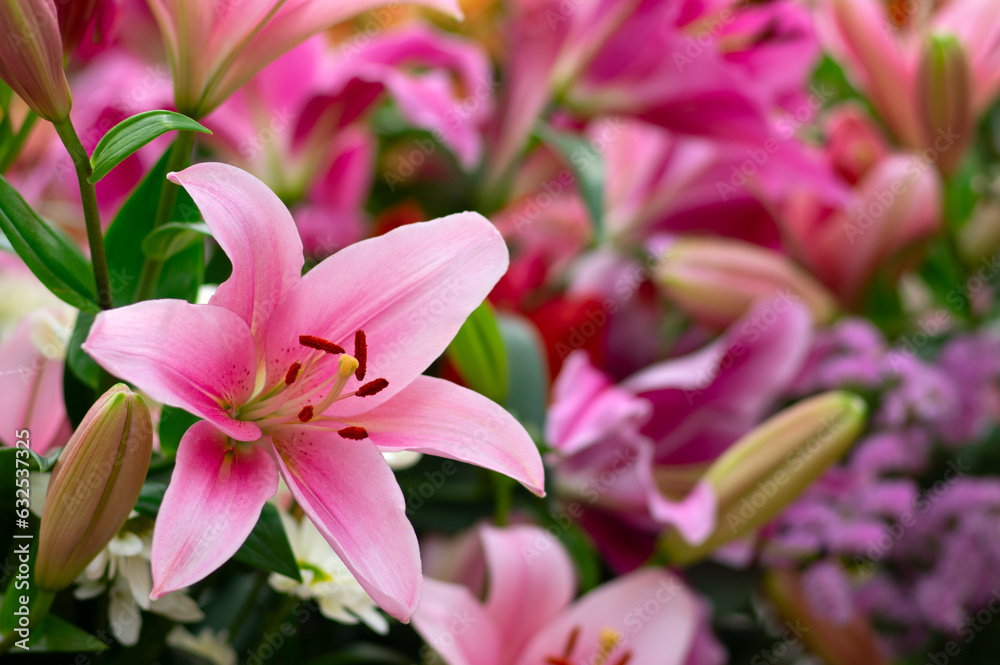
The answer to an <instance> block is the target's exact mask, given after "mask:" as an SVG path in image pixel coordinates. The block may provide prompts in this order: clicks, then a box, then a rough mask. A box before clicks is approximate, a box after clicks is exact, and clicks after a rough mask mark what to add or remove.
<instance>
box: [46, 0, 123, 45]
mask: <svg viewBox="0 0 1000 665" xmlns="http://www.w3.org/2000/svg"><path fill="white" fill-rule="evenodd" d="M120 4H121V3H120V1H119V0H58V1H57V10H58V12H59V30H60V32H62V40H63V50H64V51H65V52H66V54H67V55H69V54H72V53H73V52H75V51H76V50H77V49H78V48H80V45H81V44H82V43H83V42H84V39H87V38H89V40H92V41H95V42H99V41H104V40H105V39H107V38H108V34H107V33H108V31H109V30H110V28H111V27H112V26H113V25H114V23H115V22H116V21H115V19H116V18H117V15H118V13H119V11H120V9H121V8H120V7H119V5H120Z"/></svg>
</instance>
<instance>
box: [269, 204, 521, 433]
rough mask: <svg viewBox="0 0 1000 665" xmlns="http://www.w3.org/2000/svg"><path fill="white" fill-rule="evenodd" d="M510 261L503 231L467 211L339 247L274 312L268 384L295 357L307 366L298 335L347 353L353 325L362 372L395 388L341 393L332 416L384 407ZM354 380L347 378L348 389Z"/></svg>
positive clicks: (276, 380) (354, 384)
mask: <svg viewBox="0 0 1000 665" xmlns="http://www.w3.org/2000/svg"><path fill="white" fill-rule="evenodd" d="M507 263H508V256H507V246H506V244H504V241H503V238H502V237H501V236H500V233H499V232H497V230H496V228H494V226H493V225H492V224H490V222H489V221H487V220H486V219H485V218H484V217H483V216H482V215H479V214H477V213H470V212H466V213H459V214H457V215H450V216H448V217H443V218H441V219H438V220H435V221H432V222H425V223H421V224H409V225H406V226H402V227H400V228H397V229H395V230H393V231H390V232H389V233H387V234H385V235H383V236H379V237H377V238H372V239H370V240H365V241H362V242H359V243H357V244H354V245H351V246H350V247H347V248H346V249H343V250H341V251H340V252H337V253H336V254H334V255H333V256H331V257H330V258H328V259H326V260H325V261H323V262H322V263H320V264H319V265H318V266H316V267H315V268H314V269H313V270H311V271H310V272H309V273H308V274H307V275H306V276H305V277H303V278H302V279H301V280H300V281H299V283H298V284H296V285H295V286H294V287H292V289H291V290H290V291H289V292H288V293H287V294H286V295H285V297H284V299H283V300H282V301H281V303H280V304H279V305H278V307H277V308H276V309H275V310H274V314H273V316H272V320H271V323H270V325H269V326H268V329H267V333H266V342H265V356H266V357H267V386H268V387H270V386H275V385H277V384H278V383H279V382H280V381H283V380H284V377H285V374H286V373H287V371H288V368H289V367H290V366H291V364H292V363H293V362H301V363H303V364H305V363H306V356H307V355H309V352H310V350H309V349H306V348H303V347H302V346H300V345H299V341H298V340H299V336H300V335H315V336H317V337H322V338H324V339H327V340H329V341H331V342H334V343H336V344H340V345H341V346H343V347H344V348H345V349H348V350H350V349H352V348H353V345H354V335H355V332H356V331H358V330H364V331H365V333H366V336H367V340H368V342H367V347H368V363H367V364H368V371H367V374H366V377H367V378H368V380H371V379H374V378H385V379H387V380H388V381H389V386H388V388H386V389H385V390H383V391H382V392H380V393H378V394H377V395H373V396H371V397H366V398H365V399H363V400H361V399H349V400H344V401H343V402H340V403H338V404H336V405H334V407H333V409H334V411H333V412H332V413H335V414H336V416H337V417H340V416H349V415H352V414H357V413H361V412H364V411H367V410H369V409H371V408H373V407H375V406H377V405H379V404H382V403H383V402H385V401H386V400H388V399H389V398H390V397H392V396H393V395H395V394H396V393H398V392H399V391H400V390H402V389H403V388H405V387H406V386H407V385H409V383H410V382H411V381H413V379H415V378H416V377H417V376H419V375H420V374H421V373H422V372H423V371H424V370H425V369H427V367H428V366H429V365H430V364H431V362H433V361H434V360H435V359H436V358H437V357H438V356H440V355H441V354H442V353H443V352H444V350H445V348H446V347H447V346H448V343H449V342H451V340H452V338H454V336H455V334H456V333H457V332H458V329H459V328H460V327H461V326H462V324H463V323H464V322H465V320H466V319H467V318H468V316H469V314H471V313H472V311H473V310H474V309H475V308H476V307H478V306H479V305H480V303H482V302H483V299H485V298H486V296H487V295H488V294H489V292H490V290H492V288H493V286H494V285H495V284H496V283H497V281H498V280H499V279H500V277H501V275H503V273H504V272H505V271H506V270H507ZM335 367H336V364H335V362H334V364H332V365H331V369H330V371H331V372H333V371H335V370H334V368H335ZM313 374H314V375H316V376H317V380H319V381H323V380H325V378H326V377H323V376H320V373H319V372H315V371H314V372H313ZM358 383H359V382H358V381H356V380H355V379H354V378H351V379H350V381H349V382H348V384H347V388H346V390H347V391H352V390H354V389H356V388H357V385H358Z"/></svg>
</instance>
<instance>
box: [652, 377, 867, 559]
mask: <svg viewBox="0 0 1000 665" xmlns="http://www.w3.org/2000/svg"><path fill="white" fill-rule="evenodd" d="M866 413H867V406H866V405H865V402H864V401H863V400H862V399H861V398H860V397H858V396H857V395H854V394H852V393H848V392H841V391H832V392H828V393H823V394H822V395H817V396H815V397H812V398H810V399H807V400H804V401H802V402H799V403H798V404H795V405H793V406H790V407H788V408H787V409H785V410H784V411H782V412H780V413H778V414H777V415H775V416H773V417H771V418H770V419H769V420H767V421H766V422H764V423H763V424H761V425H759V426H758V427H756V428H754V429H753V430H751V431H750V432H749V433H748V434H746V435H745V436H744V437H743V438H741V439H740V440H739V441H737V442H736V443H734V444H733V445H732V447H730V448H729V449H728V450H727V451H726V452H725V453H724V454H723V455H722V456H721V457H719V458H718V459H717V460H716V461H715V462H713V463H712V465H711V466H710V467H709V468H708V470H707V471H706V472H705V475H704V476H703V480H704V481H707V482H708V483H709V484H710V485H711V487H712V489H713V490H714V491H715V494H716V497H717V498H718V520H717V522H716V527H715V532H714V533H713V534H712V535H711V536H709V538H708V540H706V541H705V542H703V543H701V544H700V545H697V546H691V545H689V544H688V543H686V542H685V541H684V540H683V539H682V538H681V537H680V536H679V535H678V534H677V533H676V532H675V531H671V532H670V533H668V534H667V536H666V537H665V538H664V542H663V546H664V549H665V551H666V553H667V555H668V556H669V558H670V560H671V563H674V564H678V565H684V564H688V563H691V562H694V561H697V560H699V559H701V558H702V557H704V556H706V555H708V554H709V553H710V552H712V551H713V550H714V549H716V548H717V547H719V546H720V545H723V544H725V543H727V542H729V541H731V540H733V539H736V538H741V537H744V536H747V535H748V534H750V533H751V532H752V531H753V530H754V529H756V528H757V527H759V526H762V525H763V524H766V523H767V522H769V521H770V520H771V519H772V518H773V517H774V516H775V515H777V514H778V513H779V512H781V510H782V509H784V508H785V506H787V505H788V504H790V503H791V502H792V501H794V500H795V499H796V498H797V497H798V495H799V494H800V493H801V492H802V490H804V489H805V488H806V487H808V486H809V485H810V484H811V483H812V482H813V481H814V480H816V479H817V478H818V477H819V476H820V474H822V473H823V472H824V471H825V470H826V468H827V467H828V466H830V465H831V464H833V463H834V462H835V461H836V460H837V459H839V458H840V457H841V456H842V455H843V454H844V453H845V452H846V451H847V449H848V448H850V446H851V444H852V443H854V440H855V439H856V438H857V437H858V435H859V434H861V431H862V430H863V429H864V425H865V415H866Z"/></svg>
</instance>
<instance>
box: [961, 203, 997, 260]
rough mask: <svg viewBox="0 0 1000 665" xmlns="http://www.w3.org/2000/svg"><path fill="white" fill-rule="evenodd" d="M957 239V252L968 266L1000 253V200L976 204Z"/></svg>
mask: <svg viewBox="0 0 1000 665" xmlns="http://www.w3.org/2000/svg"><path fill="white" fill-rule="evenodd" d="M957 239H958V249H959V252H961V254H962V258H963V259H965V261H966V262H967V263H969V264H970V265H973V264H976V263H978V262H979V261H980V260H982V259H985V258H988V257H990V256H992V255H993V254H996V253H997V252H1000V199H996V198H986V199H983V200H982V201H980V202H979V203H977V204H976V207H975V208H973V210H972V215H971V216H970V217H969V221H968V223H966V224H965V226H963V227H962V229H961V230H960V231H959V232H958V238H957Z"/></svg>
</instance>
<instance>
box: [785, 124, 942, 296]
mask: <svg viewBox="0 0 1000 665" xmlns="http://www.w3.org/2000/svg"><path fill="white" fill-rule="evenodd" d="M827 130H828V141H829V146H830V148H829V151H830V161H831V163H832V164H833V165H834V167H835V168H836V169H837V170H838V171H839V172H840V173H841V174H842V176H843V177H844V178H845V181H846V182H847V183H850V182H851V180H853V179H856V181H855V182H854V191H853V195H852V197H851V199H850V200H849V201H847V202H846V203H845V204H844V205H840V206H830V205H829V204H827V203H823V202H821V201H819V200H817V199H816V198H815V197H814V196H813V195H812V194H811V193H809V192H806V191H799V192H797V193H794V194H793V195H792V196H790V197H789V199H788V201H787V203H786V206H785V207H784V211H783V215H781V216H779V219H780V221H781V223H782V224H783V226H784V231H785V235H786V239H787V242H788V248H789V251H790V252H791V253H792V254H794V255H796V256H797V258H799V259H800V260H801V261H802V262H803V263H804V264H805V265H806V266H807V267H809V269H810V270H811V271H812V272H813V274H814V275H816V276H817V277H818V278H819V279H820V280H821V281H822V282H824V283H826V285H827V286H829V287H830V288H831V290H832V291H833V292H834V293H836V294H837V296H838V297H839V298H840V300H841V301H842V302H843V303H844V304H846V305H848V306H852V307H853V306H856V305H857V304H858V303H859V299H860V298H861V297H862V295H863V291H864V289H865V287H866V286H867V285H868V284H869V283H870V281H871V279H872V278H873V277H874V275H875V273H876V272H877V271H878V270H885V271H887V273H888V274H890V276H892V275H895V274H898V273H899V272H901V270H902V269H903V268H905V267H906V261H907V260H908V259H909V258H910V257H909V256H908V254H909V253H910V252H912V251H913V250H914V249H915V248H919V244H920V243H921V242H922V241H924V240H926V239H927V238H929V237H931V236H933V235H934V234H935V233H936V232H937V231H938V229H939V228H940V224H941V197H942V191H941V178H940V176H939V175H938V172H937V170H936V169H935V168H934V167H933V162H932V161H930V160H928V159H927V158H926V155H924V154H921V153H905V152H894V153H893V152H889V150H888V148H887V146H885V145H884V142H883V141H882V140H881V139H880V138H879V137H878V132H877V130H875V129H874V128H873V127H872V126H871V121H870V120H869V119H867V117H866V116H865V114H864V112H863V111H861V110H860V109H858V108H856V107H854V106H842V107H839V108H837V109H835V110H834V111H832V112H831V114H830V117H829V118H828V123H827Z"/></svg>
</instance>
